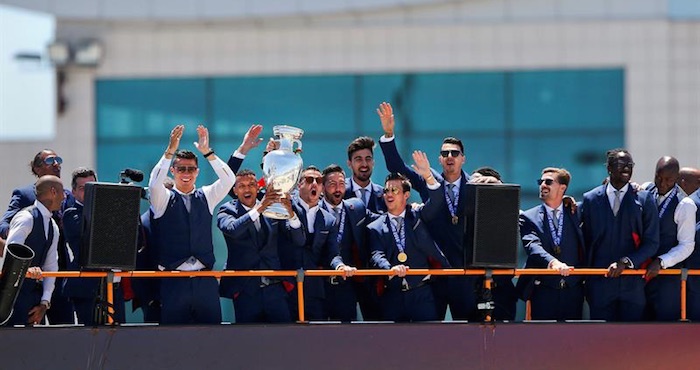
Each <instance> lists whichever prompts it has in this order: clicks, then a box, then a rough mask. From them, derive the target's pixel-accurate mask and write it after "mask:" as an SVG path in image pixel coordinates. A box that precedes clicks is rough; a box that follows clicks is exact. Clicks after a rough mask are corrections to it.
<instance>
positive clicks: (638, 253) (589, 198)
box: [581, 185, 659, 268]
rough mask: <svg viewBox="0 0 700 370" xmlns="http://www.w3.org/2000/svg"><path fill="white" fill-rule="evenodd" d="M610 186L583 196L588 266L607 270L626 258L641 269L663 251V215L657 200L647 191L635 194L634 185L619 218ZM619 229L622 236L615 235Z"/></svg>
mask: <svg viewBox="0 0 700 370" xmlns="http://www.w3.org/2000/svg"><path fill="white" fill-rule="evenodd" d="M606 186H607V185H601V186H598V187H596V188H594V189H592V190H590V191H589V192H587V193H585V194H584V195H583V203H582V205H581V214H582V217H581V219H582V222H583V227H582V228H583V239H584V241H585V245H586V250H587V252H588V258H587V263H588V265H589V266H590V267H594V268H607V267H608V266H610V264H611V263H613V262H617V261H618V260H620V259H621V258H622V257H629V258H630V260H632V263H633V264H634V267H635V268H640V266H641V265H642V263H643V262H644V261H646V260H647V259H649V258H651V257H652V256H654V255H655V254H656V251H657V250H658V249H659V213H658V210H657V208H656V202H655V201H654V197H653V196H652V195H651V194H650V193H649V192H647V191H639V192H638V191H635V190H634V189H633V188H632V187H631V185H630V187H629V188H628V190H627V191H626V192H625V195H624V196H623V198H622V200H621V202H620V210H619V211H618V215H617V217H615V216H614V215H613V212H612V209H611V208H610V202H609V200H608V196H607V194H606V193H605V187H606ZM617 222H619V224H616V223H617ZM616 225H618V227H619V229H618V232H619V234H617V235H613V230H614V228H615V227H616Z"/></svg>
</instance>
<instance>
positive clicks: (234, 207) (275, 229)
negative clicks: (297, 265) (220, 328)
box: [217, 200, 306, 298]
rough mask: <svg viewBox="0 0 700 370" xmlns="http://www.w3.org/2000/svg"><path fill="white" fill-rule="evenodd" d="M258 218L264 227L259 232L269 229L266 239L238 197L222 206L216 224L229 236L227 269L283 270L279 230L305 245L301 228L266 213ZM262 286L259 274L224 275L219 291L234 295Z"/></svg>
mask: <svg viewBox="0 0 700 370" xmlns="http://www.w3.org/2000/svg"><path fill="white" fill-rule="evenodd" d="M258 220H260V224H261V227H262V228H263V229H262V230H261V231H260V232H265V233H266V235H265V237H264V239H261V238H260V235H259V234H260V232H258V231H257V229H256V228H255V223H254V222H253V220H252V219H251V218H250V214H249V213H248V211H246V210H245V208H244V207H243V204H241V203H240V202H239V201H238V200H233V201H230V202H227V203H225V204H223V205H222V206H221V207H220V208H219V213H218V214H217V226H218V227H219V229H220V230H221V231H222V232H223V234H224V240H226V247H227V249H228V258H227V260H226V269H227V270H239V271H241V270H243V271H246V270H280V269H281V264H280V259H279V255H278V240H279V235H280V234H284V233H287V232H288V233H289V235H288V238H287V239H288V240H291V241H292V242H293V243H294V245H296V246H302V245H304V242H305V240H306V235H304V232H303V230H302V228H299V229H291V228H289V229H288V228H287V226H286V224H287V223H286V221H284V220H275V219H268V218H267V217H263V216H260V217H259V218H258ZM259 286H260V278H259V277H223V278H221V285H220V287H219V288H220V289H219V291H220V294H221V296H222V297H226V298H232V297H234V296H235V295H236V294H237V293H240V292H242V291H246V290H249V289H257V288H258V287H259Z"/></svg>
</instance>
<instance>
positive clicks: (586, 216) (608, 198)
mask: <svg viewBox="0 0 700 370" xmlns="http://www.w3.org/2000/svg"><path fill="white" fill-rule="evenodd" d="M633 168H634V161H633V160H632V155H631V154H630V153H629V152H628V151H626V150H624V149H612V150H609V151H608V152H607V170H608V174H609V175H610V181H609V182H608V184H605V185H601V186H598V187H596V188H594V189H592V190H590V191H589V192H587V193H585V194H584V195H583V203H582V206H581V212H582V213H581V219H582V222H583V226H582V227H583V238H584V242H585V244H586V250H587V265H588V266H589V267H592V268H605V269H607V270H608V272H607V274H606V276H605V277H603V276H591V277H588V278H587V280H586V299H587V301H588V305H589V306H590V313H591V319H594V320H607V321H639V320H641V319H642V317H643V314H644V306H645V295H644V283H645V281H644V279H642V278H640V276H638V275H626V276H621V274H622V272H623V271H624V270H625V269H640V268H644V266H643V263H644V261H646V260H647V259H649V258H651V257H652V256H654V255H655V253H656V251H657V250H658V249H659V215H658V211H657V208H656V202H655V201H654V199H653V196H652V195H651V194H650V193H649V192H647V191H637V190H635V189H634V187H632V186H631V185H630V180H631V178H632V170H633Z"/></svg>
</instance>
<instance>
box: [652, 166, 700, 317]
mask: <svg viewBox="0 0 700 370" xmlns="http://www.w3.org/2000/svg"><path fill="white" fill-rule="evenodd" d="M679 172H680V164H679V163H678V160H677V159H676V158H673V157H662V158H660V159H659V160H658V162H656V172H655V175H654V182H653V183H652V184H649V185H648V186H647V188H646V190H648V191H649V192H650V193H651V194H652V195H653V197H654V198H655V199H656V205H657V207H658V208H659V250H658V251H657V252H656V254H655V255H654V257H652V259H651V262H649V264H648V266H647V273H646V275H645V278H646V279H647V280H648V282H647V284H646V286H645V287H644V288H645V291H646V298H647V303H646V319H647V320H653V321H678V320H680V318H681V277H680V275H661V276H657V275H658V274H659V271H660V270H661V269H667V268H681V267H683V266H682V265H681V263H682V262H683V261H684V260H685V259H686V258H688V256H690V254H691V253H692V252H693V249H695V222H696V221H695V212H696V211H697V207H696V206H695V203H694V202H693V201H692V199H690V198H688V197H686V196H685V195H684V194H683V190H682V189H681V187H680V186H678V185H677V184H676V182H678V178H679V176H680V174H679Z"/></svg>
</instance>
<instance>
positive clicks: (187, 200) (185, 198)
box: [182, 194, 192, 213]
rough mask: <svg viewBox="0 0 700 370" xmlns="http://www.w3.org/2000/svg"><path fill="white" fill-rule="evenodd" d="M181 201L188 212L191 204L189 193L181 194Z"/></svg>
mask: <svg viewBox="0 0 700 370" xmlns="http://www.w3.org/2000/svg"><path fill="white" fill-rule="evenodd" d="M182 201H183V202H185V208H186V209H187V213H190V207H191V206H192V202H191V199H190V194H182Z"/></svg>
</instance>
